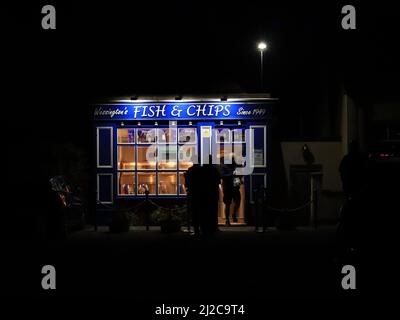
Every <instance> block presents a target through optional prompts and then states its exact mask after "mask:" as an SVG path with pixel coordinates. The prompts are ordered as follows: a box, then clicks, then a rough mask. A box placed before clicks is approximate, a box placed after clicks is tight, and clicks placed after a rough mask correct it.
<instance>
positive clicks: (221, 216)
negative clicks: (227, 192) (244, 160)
mask: <svg viewBox="0 0 400 320" xmlns="http://www.w3.org/2000/svg"><path fill="white" fill-rule="evenodd" d="M223 199H224V191H223V187H222V185H220V187H219V201H218V224H223V225H225V223H226V217H225V204H224V201H223ZM245 203H246V198H245V185H244V183H242V184H241V185H240V206H239V208H238V209H237V212H236V218H237V222H234V221H233V219H232V216H233V214H234V210H235V203H234V201H232V203H231V205H230V209H229V213H230V219H229V220H230V224H231V225H244V224H246V223H245V218H244V207H245Z"/></svg>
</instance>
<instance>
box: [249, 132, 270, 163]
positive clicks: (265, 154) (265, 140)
mask: <svg viewBox="0 0 400 320" xmlns="http://www.w3.org/2000/svg"><path fill="white" fill-rule="evenodd" d="M254 128H263V129H264V163H263V164H262V165H254V130H252V129H254ZM250 143H251V147H252V152H251V154H250V164H251V166H252V167H253V168H265V167H266V166H267V126H266V125H254V126H250Z"/></svg>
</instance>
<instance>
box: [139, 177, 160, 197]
mask: <svg viewBox="0 0 400 320" xmlns="http://www.w3.org/2000/svg"><path fill="white" fill-rule="evenodd" d="M137 180H138V182H137V183H138V190H137V193H138V195H145V194H146V190H148V191H149V194H151V195H153V194H156V173H155V172H138V173H137Z"/></svg>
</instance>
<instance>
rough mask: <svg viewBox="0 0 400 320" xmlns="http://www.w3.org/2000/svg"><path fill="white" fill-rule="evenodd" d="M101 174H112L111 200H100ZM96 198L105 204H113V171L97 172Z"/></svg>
mask: <svg viewBox="0 0 400 320" xmlns="http://www.w3.org/2000/svg"><path fill="white" fill-rule="evenodd" d="M100 176H111V201H107V202H106V201H100V199H99V194H100V193H99V183H100V180H99V178H100ZM96 194H97V196H96V198H97V201H98V202H100V203H104V204H113V203H114V174H113V173H98V174H97V186H96Z"/></svg>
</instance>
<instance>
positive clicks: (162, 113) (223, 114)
mask: <svg viewBox="0 0 400 320" xmlns="http://www.w3.org/2000/svg"><path fill="white" fill-rule="evenodd" d="M276 103H277V100H276V99H274V98H270V97H269V96H268V95H245V96H242V95H240V96H237V97H234V96H232V97H231V96H229V97H215V96H214V97H172V98H171V97H169V98H168V97H152V98H148V97H132V98H131V97H128V98H119V99H113V100H108V101H105V102H102V103H96V104H94V105H93V106H92V107H93V124H94V142H95V143H94V145H95V151H94V152H95V154H96V155H95V160H96V163H95V179H94V181H95V183H96V219H97V221H98V222H99V223H100V224H101V223H106V221H107V219H109V217H110V215H111V213H112V210H113V209H114V210H117V209H119V208H124V207H132V206H134V205H135V204H139V203H140V202H143V200H144V199H145V197H146V196H147V197H148V199H151V200H152V202H155V203H158V204H160V205H175V204H185V203H186V198H187V188H186V183H185V172H186V171H187V170H188V169H189V168H190V167H191V166H193V165H194V164H196V163H198V164H200V165H203V164H207V163H209V161H212V164H213V165H215V166H216V167H217V168H219V167H220V166H221V165H223V163H224V161H229V160H226V159H234V161H235V163H238V164H240V166H239V167H238V168H237V172H236V174H237V175H238V176H240V177H241V183H240V186H239V187H238V188H239V191H240V195H239V197H240V201H239V203H240V206H239V207H238V208H235V209H234V208H233V207H234V205H233V204H232V210H237V213H236V215H237V219H235V221H234V222H235V223H236V224H238V225H244V224H249V223H251V221H252V219H251V214H250V211H251V210H250V209H249V208H250V205H251V203H252V202H253V201H254V199H253V198H254V190H256V189H259V188H261V187H263V188H267V190H268V181H269V160H268V159H269V158H270V152H269V141H268V140H269V131H270V123H271V114H272V108H273V107H274V105H276ZM238 194H239V193H238ZM223 197H224V194H223V188H222V186H221V187H220V196H219V205H218V208H219V209H218V211H219V212H218V217H219V222H220V223H224V221H225V205H224V202H223V200H222V199H223Z"/></svg>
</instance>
